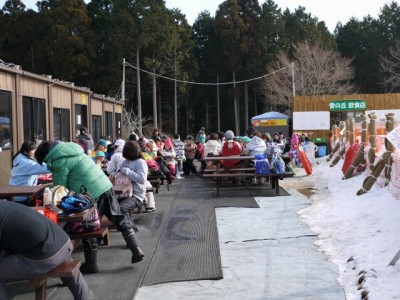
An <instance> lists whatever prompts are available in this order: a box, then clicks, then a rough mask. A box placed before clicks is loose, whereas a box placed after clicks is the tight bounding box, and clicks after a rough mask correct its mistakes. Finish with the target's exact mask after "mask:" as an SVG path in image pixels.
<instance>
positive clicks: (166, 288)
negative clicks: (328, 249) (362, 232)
mask: <svg viewBox="0 0 400 300" xmlns="http://www.w3.org/2000/svg"><path fill="white" fill-rule="evenodd" d="M297 173H300V174H298V175H300V176H299V177H298V178H293V179H290V178H288V179H285V180H284V181H283V182H282V181H281V184H282V186H283V187H285V188H286V189H287V191H288V192H289V194H290V196H279V197H256V201H257V202H258V204H259V206H260V208H233V207H228V208H226V207H223V208H217V209H216V216H217V228H218V235H219V247H220V251H221V263H222V268H223V277H224V278H223V279H221V280H201V281H188V282H174V283H166V284H158V285H154V286H148V287H141V288H139V290H138V291H137V292H136V287H133V286H131V285H130V284H129V280H127V279H129V278H135V277H136V274H137V273H135V272H137V271H138V267H135V266H134V267H131V266H127V265H126V260H129V253H128V250H126V249H124V243H123V241H122V237H121V236H120V235H119V234H117V233H113V235H112V247H109V248H107V249H106V248H105V250H104V253H108V254H106V255H107V258H108V261H107V262H108V264H109V266H108V267H107V268H106V269H105V270H104V269H103V271H104V272H102V274H99V275H87V276H86V278H87V281H88V283H89V284H90V286H91V287H93V289H94V292H95V294H96V295H97V297H98V299H127V300H128V299H129V300H130V299H132V298H134V299H135V300H146V299H188V298H190V299H196V300H197V299H199V300H200V299H282V300H286V299H334V300H338V299H344V298H345V297H344V292H343V289H342V288H341V286H340V285H339V284H338V283H337V282H336V280H335V278H336V277H337V275H338V274H337V268H336V266H335V265H333V264H332V263H330V262H328V261H327V260H326V258H325V257H324V256H323V254H322V253H320V252H319V251H318V250H317V249H316V247H315V246H314V242H315V240H316V238H317V237H316V236H315V235H314V234H313V233H312V232H311V231H310V230H309V229H308V228H307V227H306V225H305V224H303V223H302V222H301V220H300V219H299V217H298V215H297V211H299V210H300V209H302V208H304V207H306V206H308V205H309V204H310V202H309V199H308V197H307V195H308V194H309V193H311V192H312V187H308V186H307V185H306V184H307V183H305V184H304V183H303V184H302V176H303V175H302V173H301V170H298V171H297ZM200 180H202V179H200ZM185 181H186V182H187V183H189V180H185V179H182V180H181V181H180V183H179V185H185V184H187V183H185ZM205 184H206V183H205ZM207 184H208V186H211V187H213V185H210V183H207ZM184 190H185V191H187V187H185V189H184ZM167 193H169V194H167ZM171 194H172V193H171V192H168V191H167V190H166V187H162V188H161V190H160V194H159V197H157V196H156V201H157V199H159V201H161V200H160V199H162V198H163V197H170V195H171ZM163 195H164V196H163ZM193 197H194V199H195V197H196V193H193ZM148 217H151V214H149V215H148ZM161 225H162V224H161ZM102 251H103V250H102ZM77 255H78V257H79V256H82V254H81V253H80V254H79V253H78V254H77ZM149 259H150V258H149ZM124 266H125V267H124ZM177 267H179V266H177ZM113 268H114V271H113ZM135 279H138V278H135ZM121 281H122V282H123V281H126V282H125V283H124V284H121ZM50 285H51V289H50V293H49V295H50V297H49V299H72V297H71V296H70V294H69V292H68V290H67V289H66V288H59V287H58V286H57V283H56V282H50ZM21 286H24V284H22V285H20V286H19V287H21ZM16 287H17V286H14V287H13V289H14V290H15V288H16ZM60 297H61V298H60ZM13 299H18V300H25V299H34V294H33V292H32V291H29V290H28V291H20V292H17V293H16V296H15V297H13Z"/></svg>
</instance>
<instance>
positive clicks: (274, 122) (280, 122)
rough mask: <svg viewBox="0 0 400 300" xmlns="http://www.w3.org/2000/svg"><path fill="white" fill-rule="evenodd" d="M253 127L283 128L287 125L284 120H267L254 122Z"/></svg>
mask: <svg viewBox="0 0 400 300" xmlns="http://www.w3.org/2000/svg"><path fill="white" fill-rule="evenodd" d="M252 123H253V126H285V125H287V120H286V119H268V120H254V121H252Z"/></svg>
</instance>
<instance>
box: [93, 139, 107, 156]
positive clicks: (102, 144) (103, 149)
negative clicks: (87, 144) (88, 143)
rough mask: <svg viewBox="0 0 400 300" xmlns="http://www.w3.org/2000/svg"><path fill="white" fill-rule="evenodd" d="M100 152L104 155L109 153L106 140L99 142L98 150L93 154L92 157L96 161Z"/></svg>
mask: <svg viewBox="0 0 400 300" xmlns="http://www.w3.org/2000/svg"><path fill="white" fill-rule="evenodd" d="M98 151H101V152H103V153H106V152H107V141H106V140H104V139H99V141H98V142H97V146H96V149H95V150H94V151H93V152H92V156H93V158H94V159H96V157H97V152H98Z"/></svg>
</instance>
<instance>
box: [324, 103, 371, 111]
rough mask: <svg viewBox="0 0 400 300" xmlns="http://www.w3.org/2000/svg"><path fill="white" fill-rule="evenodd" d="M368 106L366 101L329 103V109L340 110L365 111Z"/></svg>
mask: <svg viewBox="0 0 400 300" xmlns="http://www.w3.org/2000/svg"><path fill="white" fill-rule="evenodd" d="M366 108H367V104H366V102H365V101H364V100H335V101H332V102H330V103H329V109H330V110H335V111H338V110H339V111H340V110H365V109H366Z"/></svg>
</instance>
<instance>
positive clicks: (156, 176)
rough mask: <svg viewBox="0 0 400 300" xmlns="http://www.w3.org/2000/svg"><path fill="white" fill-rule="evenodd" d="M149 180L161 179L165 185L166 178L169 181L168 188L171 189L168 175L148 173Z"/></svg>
mask: <svg viewBox="0 0 400 300" xmlns="http://www.w3.org/2000/svg"><path fill="white" fill-rule="evenodd" d="M147 180H148V181H150V182H153V181H154V180H159V181H160V185H164V180H166V181H167V189H168V191H169V182H168V180H167V176H165V175H164V174H157V175H154V174H152V175H148V176H147Z"/></svg>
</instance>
